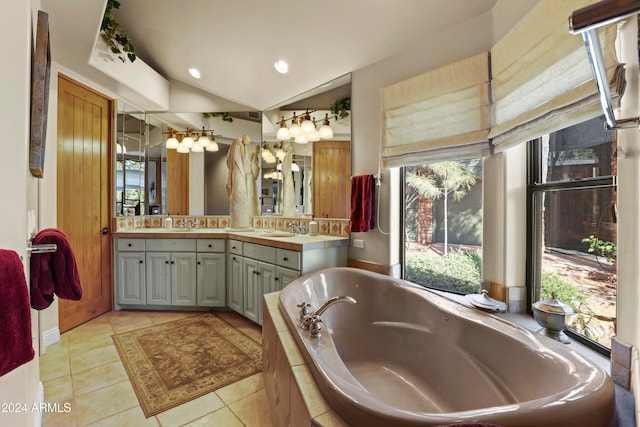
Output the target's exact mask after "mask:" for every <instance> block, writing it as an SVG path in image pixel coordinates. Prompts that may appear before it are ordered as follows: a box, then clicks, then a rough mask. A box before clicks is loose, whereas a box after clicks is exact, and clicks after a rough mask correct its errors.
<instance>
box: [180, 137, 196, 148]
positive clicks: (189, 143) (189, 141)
mask: <svg viewBox="0 0 640 427" xmlns="http://www.w3.org/2000/svg"><path fill="white" fill-rule="evenodd" d="M194 143H195V141H194V140H193V138H191V137H190V136H185V137H184V138H182V145H184V146H185V147H187V148H191V147H193V144H194Z"/></svg>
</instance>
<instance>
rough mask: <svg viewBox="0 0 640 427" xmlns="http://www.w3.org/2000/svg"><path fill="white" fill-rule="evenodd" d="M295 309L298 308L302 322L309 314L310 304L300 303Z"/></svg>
mask: <svg viewBox="0 0 640 427" xmlns="http://www.w3.org/2000/svg"><path fill="white" fill-rule="evenodd" d="M297 307H298V308H300V321H303V320H304V318H305V317H307V315H308V314H309V307H311V304H308V303H306V302H304V301H302V302H301V303H300V304H298V305H297Z"/></svg>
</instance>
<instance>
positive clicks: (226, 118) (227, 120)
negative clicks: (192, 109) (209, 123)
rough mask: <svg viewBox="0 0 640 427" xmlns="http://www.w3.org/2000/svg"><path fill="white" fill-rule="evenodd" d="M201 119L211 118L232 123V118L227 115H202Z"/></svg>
mask: <svg viewBox="0 0 640 427" xmlns="http://www.w3.org/2000/svg"><path fill="white" fill-rule="evenodd" d="M202 117H204V118H205V119H210V118H211V117H219V118H221V119H222V120H223V121H225V122H231V123H233V117H231V114H229V113H202Z"/></svg>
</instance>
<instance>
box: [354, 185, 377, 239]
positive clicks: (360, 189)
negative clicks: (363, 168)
mask: <svg viewBox="0 0 640 427" xmlns="http://www.w3.org/2000/svg"><path fill="white" fill-rule="evenodd" d="M375 195H376V180H375V178H374V177H373V175H359V176H354V177H352V178H351V225H350V228H351V231H369V230H371V229H372V228H373V227H374V225H375V224H374V220H375V199H376V197H375Z"/></svg>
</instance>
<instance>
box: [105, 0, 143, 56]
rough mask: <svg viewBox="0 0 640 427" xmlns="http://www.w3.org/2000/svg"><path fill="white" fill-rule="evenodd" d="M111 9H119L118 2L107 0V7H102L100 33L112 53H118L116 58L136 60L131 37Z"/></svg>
mask: <svg viewBox="0 0 640 427" xmlns="http://www.w3.org/2000/svg"><path fill="white" fill-rule="evenodd" d="M112 9H120V3H119V2H117V1H116V0H108V1H107V7H106V8H105V9H104V16H103V17H102V25H100V34H101V35H102V38H103V39H104V41H105V42H107V45H108V46H109V49H111V52H112V53H115V54H116V55H118V58H120V60H121V61H122V62H126V59H125V58H128V59H129V61H131V62H133V61H135V60H136V54H135V53H134V47H133V44H132V43H131V38H130V37H129V35H128V34H127V33H125V32H124V31H123V30H122V29H121V28H120V25H119V24H118V22H116V19H115V17H114V16H113V14H112V13H111V10H112Z"/></svg>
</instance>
